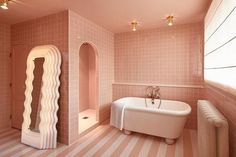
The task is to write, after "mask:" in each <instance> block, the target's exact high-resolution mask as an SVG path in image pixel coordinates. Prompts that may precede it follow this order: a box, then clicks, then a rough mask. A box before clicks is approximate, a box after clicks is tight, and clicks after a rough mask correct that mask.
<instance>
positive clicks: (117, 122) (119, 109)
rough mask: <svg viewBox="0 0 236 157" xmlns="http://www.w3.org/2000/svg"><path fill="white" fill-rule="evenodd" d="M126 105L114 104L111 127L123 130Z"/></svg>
mask: <svg viewBox="0 0 236 157" xmlns="http://www.w3.org/2000/svg"><path fill="white" fill-rule="evenodd" d="M125 107H126V103H121V102H112V104H111V117H110V125H112V126H114V127H116V128H118V129H120V130H122V129H123V122H124V112H125Z"/></svg>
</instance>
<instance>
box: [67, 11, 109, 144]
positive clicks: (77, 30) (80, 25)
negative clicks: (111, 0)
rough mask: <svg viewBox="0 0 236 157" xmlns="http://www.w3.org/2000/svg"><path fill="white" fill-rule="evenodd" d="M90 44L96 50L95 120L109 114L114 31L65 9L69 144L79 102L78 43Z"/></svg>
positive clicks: (75, 133) (74, 133)
mask: <svg viewBox="0 0 236 157" xmlns="http://www.w3.org/2000/svg"><path fill="white" fill-rule="evenodd" d="M84 42H87V43H89V44H91V45H92V46H93V48H94V50H95V51H96V53H97V56H98V57H97V61H98V64H97V65H98V76H97V77H98V79H99V85H98V86H99V89H98V93H99V96H98V102H99V121H104V120H105V119H107V118H108V117H109V114H110V102H111V101H112V83H113V81H114V34H113V33H111V32H109V31H107V30H106V29H104V28H102V27H100V26H98V25H96V24H94V23H92V22H91V21H89V20H87V19H85V18H83V17H81V16H79V15H78V14H76V13H75V12H73V11H69V52H70V53H69V60H70V62H69V93H70V94H69V105H70V107H69V116H70V117H69V127H70V143H71V142H73V141H75V140H76V139H77V137H78V112H77V111H78V104H79V99H78V95H79V90H78V88H79V80H78V76H79V72H78V70H77V69H78V66H79V59H78V58H79V52H78V50H79V47H80V45H81V44H82V43H84Z"/></svg>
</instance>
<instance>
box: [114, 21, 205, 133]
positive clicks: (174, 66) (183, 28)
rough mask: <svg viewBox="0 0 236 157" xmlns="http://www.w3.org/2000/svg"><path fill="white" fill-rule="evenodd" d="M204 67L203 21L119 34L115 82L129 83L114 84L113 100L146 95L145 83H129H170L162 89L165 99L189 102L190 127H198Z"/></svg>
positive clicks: (116, 43) (117, 35)
mask: <svg viewBox="0 0 236 157" xmlns="http://www.w3.org/2000/svg"><path fill="white" fill-rule="evenodd" d="M202 66H203V24H202V23H193V24H185V25H178V26H173V27H164V28H157V29H151V30H144V31H137V32H129V33H119V34H116V35H115V82H116V83H126V84H127V85H119V84H114V85H113V99H117V98H119V97H123V96H144V95H145V88H146V86H145V85H143V86H129V84H130V85H132V84H137V83H139V84H157V85H158V84H162V85H168V86H170V87H162V88H161V91H160V92H161V95H162V98H164V99H173V100H181V101H184V102H187V103H189V104H190V105H191V107H192V113H191V115H190V117H189V119H188V122H187V125H186V127H188V128H196V126H197V121H196V118H197V117H196V103H197V100H198V99H201V98H202V97H203V96H202V88H201V86H202V82H203V70H202ZM175 85H179V86H186V85H189V86H190V87H188V88H186V87H185V88H176V87H175ZM191 86H197V88H193V87H191ZM198 86H199V87H198Z"/></svg>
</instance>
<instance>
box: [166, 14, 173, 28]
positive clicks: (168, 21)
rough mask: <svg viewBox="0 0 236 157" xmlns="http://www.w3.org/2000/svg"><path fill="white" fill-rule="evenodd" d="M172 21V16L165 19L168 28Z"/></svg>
mask: <svg viewBox="0 0 236 157" xmlns="http://www.w3.org/2000/svg"><path fill="white" fill-rule="evenodd" d="M173 19H174V16H171V15H170V16H167V17H166V20H167V24H168V26H172V25H173Z"/></svg>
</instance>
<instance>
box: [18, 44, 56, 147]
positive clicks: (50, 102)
mask: <svg viewBox="0 0 236 157" xmlns="http://www.w3.org/2000/svg"><path fill="white" fill-rule="evenodd" d="M36 58H44V63H43V75H42V86H41V99H40V102H39V103H40V104H41V111H40V123H39V132H33V131H31V130H30V123H31V118H30V114H31V111H32V108H31V103H32V91H33V80H34V75H33V71H34V68H35V65H34V60H35V59H36ZM60 66H61V54H60V52H59V50H58V49H57V47H56V46H53V45H44V46H37V47H35V48H33V49H32V50H31V51H30V53H29V55H28V58H27V69H26V75H27V78H26V81H25V84H26V90H25V102H24V107H25V110H24V113H23V118H24V121H23V124H22V134H21V142H22V143H24V144H27V145H30V146H32V147H35V148H38V149H47V148H56V146H57V129H56V123H57V121H58V118H57V111H58V108H59V106H58V98H59V92H58V88H59V86H60V80H59V75H60V73H61V69H60Z"/></svg>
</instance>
